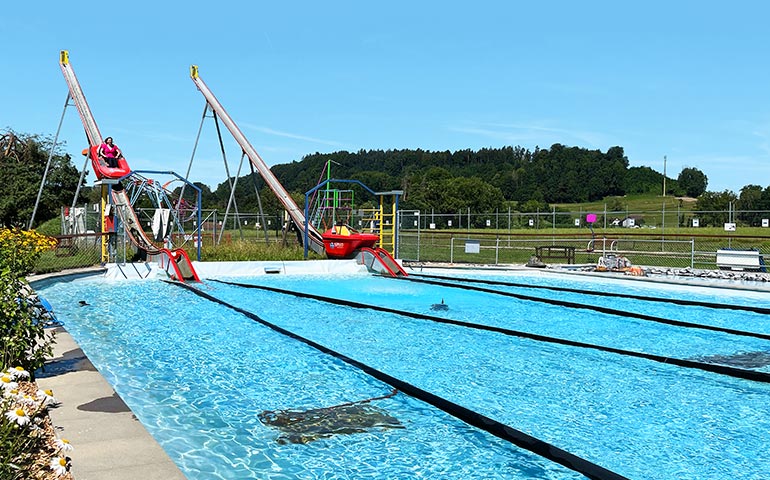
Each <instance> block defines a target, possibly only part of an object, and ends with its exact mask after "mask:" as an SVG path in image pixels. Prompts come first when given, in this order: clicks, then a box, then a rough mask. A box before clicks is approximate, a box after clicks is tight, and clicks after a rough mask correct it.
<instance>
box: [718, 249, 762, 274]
mask: <svg viewBox="0 0 770 480" xmlns="http://www.w3.org/2000/svg"><path fill="white" fill-rule="evenodd" d="M717 267H719V269H720V270H745V271H751V272H764V271H766V270H765V261H764V258H763V257H762V254H761V253H760V252H759V251H758V250H730V249H727V248H725V249H719V250H717Z"/></svg>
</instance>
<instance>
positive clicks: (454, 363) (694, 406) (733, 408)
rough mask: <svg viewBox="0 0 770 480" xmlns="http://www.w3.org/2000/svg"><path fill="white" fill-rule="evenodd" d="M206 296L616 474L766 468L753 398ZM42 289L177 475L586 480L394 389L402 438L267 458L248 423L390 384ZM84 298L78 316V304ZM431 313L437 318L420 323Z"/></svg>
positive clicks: (381, 321)
mask: <svg viewBox="0 0 770 480" xmlns="http://www.w3.org/2000/svg"><path fill="white" fill-rule="evenodd" d="M506 279H508V280H511V279H513V281H518V282H529V283H532V284H539V285H556V286H565V285H571V286H576V285H577V286H580V287H581V288H585V289H594V290H598V291H612V290H614V291H619V292H629V291H631V290H633V291H634V292H638V293H643V294H647V295H650V296H657V297H668V298H672V297H677V296H679V297H683V298H688V299H694V298H699V299H703V300H704V301H719V302H722V303H734V304H736V305H737V304H743V305H759V304H763V305H768V304H770V302H768V296H767V294H763V293H751V292H732V291H731V292H726V291H718V292H714V291H711V290H700V291H698V290H697V289H694V288H686V289H680V288H678V287H671V286H660V285H646V284H644V285H643V284H638V283H635V284H633V285H630V284H629V285H623V284H620V283H618V282H608V281H602V280H595V279H582V280H581V279H575V278H562V277H555V276H543V275H522V274H519V275H516V276H506ZM225 280H227V279H226V278H225ZM236 280H237V281H238V282H243V283H251V284H256V285H259V284H265V285H271V286H274V287H280V288H286V289H289V290H292V291H301V292H306V293H315V294H318V295H320V296H327V297H336V298H348V299H352V300H355V301H357V302H361V303H366V304H370V305H382V306H387V307H389V308H394V309H402V310H409V311H414V312H424V313H426V314H431V315H436V316H442V315H443V316H445V317H448V318H459V319H462V320H464V321H468V322H474V323H485V324H492V325H500V326H505V327H506V328H515V329H518V330H522V331H531V332H535V333H538V334H543V335H549V336H554V337H564V338H571V339H579V340H580V341H584V342H588V343H593V344H599V345H610V346H614V347H623V348H625V349H629V350H634V351H644V352H650V353H655V354H659V355H665V356H671V357H678V358H697V357H706V356H709V355H722V356H729V355H731V354H734V353H737V352H767V351H769V350H770V343H768V341H766V340H762V339H756V338H744V337H740V338H735V336H733V335H727V334H724V333H720V332H709V331H694V330H692V329H682V328H679V327H675V326H671V325H663V324H656V323H650V322H645V321H641V320H638V319H636V320H635V319H629V318H627V317H622V316H617V315H609V314H604V313H597V312H592V311H588V310H581V309H570V308H564V307H557V306H552V305H544V304H541V303H538V302H534V301H525V300H520V299H515V298H510V297H501V296H497V295H494V294H489V293H483V292H475V291H467V290H463V289H457V288H447V287H442V286H438V285H427V284H421V283H417V282H404V281H400V280H394V279H386V278H380V277H372V276H368V275H352V274H351V275H343V276H335V277H334V278H331V279H330V278H326V277H322V276H318V275H269V276H259V277H252V278H243V277H241V278H237V279H236ZM200 288H201V289H202V290H204V291H206V292H207V293H209V294H211V295H213V296H215V297H216V298H219V299H221V300H223V301H227V302H229V303H231V304H233V305H236V306H238V307H240V308H243V309H245V310H248V311H251V312H254V313H256V314H258V315H259V317H261V318H264V319H266V320H269V321H270V322H272V323H275V324H277V325H279V326H280V327H282V328H286V329H288V330H290V331H292V332H295V333H297V334H298V335H302V336H304V337H306V338H308V339H310V340H312V341H315V342H318V343H320V344H322V345H324V346H326V347H328V348H330V349H333V350H336V351H338V352H340V353H342V354H344V355H346V356H348V357H350V358H353V359H356V360H357V361H360V362H362V363H365V364H367V365H370V366H372V367H373V368H376V369H379V370H381V371H383V372H385V373H387V374H389V375H392V376H394V377H397V378H399V379H403V380H404V381H406V382H409V383H411V384H414V385H416V386H418V387H420V388H423V389H425V390H427V391H430V392H432V393H434V394H436V395H439V396H441V397H443V398H447V399H449V400H451V401H453V402H456V403H458V404H460V405H462V406H464V407H467V408H470V409H473V410H474V411H478V412H480V413H482V414H484V415H486V416H488V417H490V418H493V419H495V420H497V421H500V422H502V423H504V424H507V425H511V426H513V427H515V428H517V429H520V430H522V431H524V432H527V433H529V434H531V435H534V436H536V437H538V438H541V439H544V440H546V441H548V442H550V443H552V444H554V445H556V446H557V447H559V448H562V449H565V450H567V451H570V452H573V453H575V454H577V455H579V456H581V457H583V458H586V459H588V460H590V461H592V462H595V463H597V464H599V465H601V466H603V467H606V468H608V469H610V470H612V471H615V472H617V473H619V474H621V475H624V476H627V477H629V478H693V479H695V478H698V479H701V478H733V477H734V478H738V477H740V478H760V477H762V476H763V475H764V473H765V472H766V471H768V467H770V460H768V459H767V456H766V455H765V453H764V452H765V449H764V441H765V438H766V437H767V434H768V433H770V415H768V413H767V409H766V408H765V405H766V402H767V400H768V398H770V397H769V395H770V386H769V385H768V384H766V383H762V382H754V381H748V380H741V379H736V378H731V377H727V376H724V375H718V374H715V373H710V372H704V371H699V370H696V369H688V368H681V367H676V366H673V365H668V364H661V363H655V362H650V361H648V360H644V359H639V358H629V357H626V356H624V355H618V354H613V353H607V352H602V351H595V350H591V349H586V348H577V347H572V346H565V345H559V344H552V343H546V342H539V341H534V340H531V339H526V338H517V337H511V336H505V335H500V334H498V333H494V332H488V331H479V330H474V329H470V328H466V327H462V326H456V325H446V324H437V323H435V322H430V321H425V320H420V319H415V318H409V317H404V316H401V315H397V314H394V313H386V312H380V311H374V310H370V309H357V308H351V307H345V306H339V305H332V304H328V303H325V302H320V301H317V300H313V299H308V298H299V297H296V296H292V295H283V294H276V293H274V292H265V291H260V290H254V289H245V288H243V287H237V286H232V285H227V284H222V283H217V282H206V283H205V284H204V285H202V286H200ZM500 288H501V290H511V291H517V289H516V287H505V288H503V287H500ZM38 291H40V292H41V293H42V294H43V295H44V296H46V297H47V298H48V299H49V301H51V303H52V304H53V305H54V307H55V309H56V311H57V314H58V316H59V318H60V319H61V320H63V321H64V322H65V324H66V326H67V329H68V331H70V333H71V334H72V335H73V337H75V339H76V340H77V341H78V342H79V343H80V345H81V347H82V348H83V350H84V351H85V353H86V354H87V355H88V356H89V358H90V359H91V360H92V362H93V363H94V365H96V366H97V368H99V370H100V371H101V372H102V373H103V374H104V376H105V377H106V378H107V379H108V381H110V383H112V384H113V386H114V388H115V390H116V391H117V392H118V393H119V394H120V395H121V397H122V398H123V399H124V400H125V401H126V403H127V404H128V405H129V406H130V407H131V408H132V410H133V411H134V412H135V413H136V414H137V417H138V418H140V420H141V421H142V422H143V423H144V424H145V425H146V426H147V428H148V430H149V431H150V432H151V433H152V434H153V435H154V436H155V437H156V438H157V439H158V441H159V442H160V443H161V445H163V447H164V448H165V449H166V451H167V452H168V453H169V455H170V456H171V458H172V459H174V460H175V461H176V462H177V464H178V465H179V466H180V468H181V469H182V471H183V472H184V473H185V474H186V475H187V476H188V477H189V478H254V477H256V478H582V476H581V475H579V474H576V473H575V472H572V471H570V470H568V469H566V468H565V467H562V466H560V465H558V464H555V463H553V462H550V461H548V460H544V459H542V458H540V457H537V456H535V455H534V454H532V453H530V452H527V451H525V450H521V449H519V448H517V447H515V446H512V445H511V444H509V443H507V442H504V441H502V440H500V439H498V438H496V437H494V436H492V435H490V434H487V433H486V432H483V431H481V430H478V429H475V428H473V427H471V426H469V425H467V424H464V423H463V422H460V421H459V420H457V419H455V418H453V417H451V416H449V415H447V414H446V413H444V412H442V411H441V410H438V409H436V408H434V407H431V406H430V405H427V404H425V403H423V402H420V401H418V400H416V399H414V398H411V397H409V396H407V395H403V394H399V395H396V396H395V397H392V398H387V399H384V400H380V401H376V402H372V404H373V405H375V406H376V407H377V408H378V409H380V410H381V411H383V412H387V414H388V415H390V416H392V417H393V418H396V419H397V420H398V421H399V422H400V424H401V426H403V427H405V428H374V429H369V430H367V431H366V432H364V433H357V434H353V435H334V436H330V437H328V438H323V439H319V440H316V441H312V442H309V443H306V444H294V443H290V442H289V443H279V442H278V441H277V440H278V439H280V435H281V434H280V432H277V431H276V430H275V429H274V428H271V427H269V426H266V425H263V424H262V423H261V422H260V421H259V419H258V418H257V414H258V413H259V412H262V411H264V410H279V409H287V408H293V409H314V408H320V407H326V406H331V405H338V404H342V403H345V402H351V401H356V400H360V399H367V398H371V397H377V396H382V395H385V394H387V393H388V392H389V391H390V387H389V386H388V385H386V384H383V383H382V382H380V381H378V380H375V379H373V378H372V377H370V376H368V375H366V374H364V373H363V372H362V371H360V370H357V369H355V368H352V367H350V366H349V365H346V364H344V363H342V362H340V361H339V360H336V359H334V358H331V357H329V356H327V355H324V354H322V353H320V352H318V351H317V350H314V349H312V348H310V347H308V346H307V345H304V344H302V343H299V342H297V341H295V340H292V339H290V338H287V337H285V336H282V335H280V334H277V333H276V332H274V331H272V330H270V329H268V328H264V327H263V326H261V325H259V324H256V323H255V322H253V321H252V320H249V319H248V318H246V317H244V316H243V315H241V314H238V313H236V312H233V311H231V310H229V309H226V308H223V307H221V306H218V305H215V304H213V303H211V302H208V301H206V300H204V299H201V298H199V297H197V296H195V295H194V294H192V293H190V292H187V291H185V290H182V289H180V288H179V287H176V286H173V285H168V284H165V283H162V282H157V281H129V282H105V281H104V280H103V279H96V280H94V279H82V280H78V281H73V282H65V283H57V284H50V285H46V286H41V287H38ZM527 294H528V295H532V296H535V295H540V296H542V297H543V298H546V297H548V296H552V297H558V298H560V299H562V300H564V299H568V300H570V301H575V302H583V303H586V304H600V303H602V302H610V303H611V304H612V305H614V306H616V307H621V308H622V309H625V310H630V309H632V308H636V309H640V308H641V309H643V310H644V312H646V313H648V314H655V315H659V316H661V317H665V316H667V317H671V318H673V317H678V318H683V319H688V320H691V321H698V322H705V323H719V324H724V325H740V326H742V327H743V328H751V329H753V331H768V330H770V329H768V326H767V320H766V317H767V316H766V315H764V316H763V315H759V314H756V313H751V312H748V313H747V312H730V311H721V312H720V313H718V314H717V313H714V312H712V311H710V310H708V309H706V308H705V307H686V308H685V307H681V306H676V305H671V304H666V303H661V302H642V301H636V302H627V301H626V300H623V299H607V298H601V297H599V298H597V297H595V296H586V295H579V294H567V293H564V292H560V293H558V294H556V293H554V292H547V291H543V292H541V291H538V292H537V293H534V292H532V291H531V290H530V291H527ZM137 298H138V299H141V300H142V301H141V302H140V305H141V308H139V309H136V308H135V307H136V304H135V302H134V299H137ZM80 299H87V300H88V302H89V303H90V304H91V306H90V307H87V308H81V307H79V306H78V304H77V300H80ZM441 299H444V300H445V302H446V304H448V305H449V308H448V310H446V311H438V312H437V311H432V310H431V309H430V306H431V304H434V303H439V302H440V301H441ZM682 330H686V331H685V332H683V331H682ZM756 370H758V371H764V370H766V367H764V366H760V367H757V368H756Z"/></svg>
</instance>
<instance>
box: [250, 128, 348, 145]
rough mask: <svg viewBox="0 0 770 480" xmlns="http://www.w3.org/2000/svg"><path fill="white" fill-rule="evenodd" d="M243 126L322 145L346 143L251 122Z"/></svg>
mask: <svg viewBox="0 0 770 480" xmlns="http://www.w3.org/2000/svg"><path fill="white" fill-rule="evenodd" d="M241 126H243V127H245V128H248V129H250V130H254V131H256V132H261V133H265V134H267V135H274V136H276V137H284V138H292V139H294V140H302V141H303V142H310V143H318V144H321V145H330V146H332V147H342V146H344V144H343V143H342V142H338V141H336V140H324V139H321V138H314V137H308V136H305V135H298V134H296V133H290V132H282V131H280V130H274V129H272V128H267V127H261V126H259V125H253V124H250V123H241Z"/></svg>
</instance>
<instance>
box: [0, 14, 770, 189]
mask: <svg viewBox="0 0 770 480" xmlns="http://www.w3.org/2000/svg"><path fill="white" fill-rule="evenodd" d="M632 3H633V4H632ZM22 5H24V6H22ZM27 5H29V3H27V4H23V2H6V4H5V5H4V6H3V9H2V21H0V38H2V42H3V60H2V61H3V65H4V67H5V68H3V69H2V74H0V82H1V83H0V86H1V87H2V88H0V129H5V128H6V127H10V128H12V129H14V130H15V131H17V132H22V133H39V134H46V135H51V136H53V134H54V133H55V132H56V128H57V126H58V123H59V120H60V117H61V115H62V110H63V107H64V101H65V99H66V96H67V87H66V84H65V82H64V78H63V76H62V74H61V71H60V70H59V66H58V57H59V51H60V50H63V49H64V50H68V51H69V53H70V62H71V64H72V66H73V68H74V71H75V73H76V74H77V76H78V79H79V80H80V83H81V86H82V88H83V91H84V92H85V95H86V98H87V100H88V102H89V104H90V106H91V110H92V112H93V114H94V117H95V119H96V121H97V123H98V125H99V127H100V130H101V132H102V134H103V135H104V136H113V137H114V138H115V142H116V143H117V144H118V145H119V146H120V147H121V148H122V150H123V152H124V154H125V156H126V158H127V160H128V161H129V164H130V165H131V167H132V168H133V169H137V170H174V171H177V172H179V173H180V174H182V175H183V174H184V173H185V172H186V171H187V168H188V164H189V163H190V159H191V156H192V151H193V146H194V144H195V137H196V134H197V132H198V128H199V126H200V122H201V116H202V113H203V108H204V105H205V101H204V99H203V96H202V95H201V94H200V93H199V92H198V91H197V89H196V88H195V85H194V84H193V83H192V81H191V80H190V78H189V66H190V65H191V64H196V65H198V66H199V68H200V76H201V78H202V79H203V80H204V82H206V84H207V85H208V87H209V88H210V89H211V90H212V92H213V93H214V94H215V95H216V96H217V98H218V99H219V101H220V102H221V103H222V105H223V106H224V107H225V109H226V110H227V111H228V113H229V114H230V116H231V117H232V118H233V119H234V120H235V122H236V123H237V124H238V125H239V127H240V128H241V130H242V131H243V133H244V134H245V135H246V137H247V138H248V139H249V141H250V142H251V144H252V145H253V146H254V148H255V149H256V150H257V152H259V153H260V155H261V156H262V158H263V159H264V160H265V161H266V162H267V164H268V165H274V164H278V163H287V162H291V161H295V160H300V159H301V158H302V156H303V155H307V154H311V153H315V152H321V153H327V152H333V151H338V150H348V151H357V150H359V149H403V148H423V149H426V150H452V151H454V150H459V149H465V148H471V149H474V150H475V149H480V148H484V147H492V148H497V147H502V146H506V145H520V146H522V147H525V148H528V149H534V148H535V147H537V146H539V147H541V148H548V147H550V146H551V145H552V144H553V143H562V144H564V145H569V146H579V147H584V148H589V149H600V150H602V151H606V150H607V148H609V147H612V146H615V145H620V146H622V147H623V148H624V149H625V153H626V155H627V157H628V159H629V161H630V164H631V165H632V166H649V167H651V168H653V169H655V170H657V171H659V172H662V171H663V166H664V161H663V158H664V156H666V157H667V162H666V173H667V174H668V176H669V177H672V178H676V177H677V176H678V174H679V172H680V171H681V170H682V168H685V167H695V168H698V169H700V170H702V171H703V172H704V173H705V174H706V175H707V176H708V180H709V185H708V189H709V190H712V191H722V190H725V189H730V190H733V191H735V192H738V191H739V190H740V188H741V187H743V186H744V185H747V184H759V185H761V186H762V187H766V186H768V185H770V62H768V61H767V52H768V47H770V29H768V28H767V22H768V19H770V4H767V3H766V2H761V1H738V2H732V3H730V4H728V3H726V2H712V1H697V2H696V1H667V2H663V1H658V0H653V1H646V2H618V1H598V2H596V1H595V2H575V1H550V2H549V1H543V2H520V1H519V2H517V1H513V0H511V1H484V0H480V1H477V2H454V1H444V2H433V1H430V2H417V1H414V0H413V1H409V2H406V1H401V0H395V1H388V2H362V1H337V2H335V1H328V2H318V1H301V2H291V1H287V2H258V1H254V2H243V1H241V2H231V1H228V0H220V1H218V2H198V1H187V2H161V1H155V2H148V1H145V0H135V1H132V2H120V3H113V2H94V1H80V2H67V3H66V4H63V3H61V2H51V1H47V0H46V1H42V2H37V3H36V5H35V7H34V9H32V8H31V7H29V6H27ZM65 5H66V6H65ZM225 133H226V132H225ZM60 140H61V141H64V142H66V146H65V150H66V151H67V152H68V153H70V154H72V156H73V157H74V159H75V162H76V165H78V167H80V166H82V157H81V156H80V154H79V152H80V151H81V150H82V149H83V148H85V146H86V145H85V143H86V139H85V135H84V133H83V129H82V126H81V123H80V119H79V117H78V115H77V112H76V110H75V108H74V107H70V108H68V109H67V111H66V113H65V116H64V122H63V127H62V131H61V134H60ZM226 151H227V155H228V159H229V160H230V162H231V167H230V168H231V173H234V172H235V170H236V169H237V163H238V161H239V159H240V149H239V148H238V147H237V145H236V144H235V143H234V142H233V141H232V140H231V138H230V137H229V134H227V135H226ZM245 168H247V167H245ZM244 173H245V170H244ZM319 173H320V172H319ZM224 178H225V171H224V165H223V160H222V157H221V153H220V152H219V146H218V142H217V137H216V130H215V127H214V123H213V121H212V120H211V119H207V120H206V121H205V122H204V125H203V131H202V134H201V140H200V144H199V147H198V150H197V151H196V154H195V158H194V160H193V164H192V169H191V174H190V179H191V180H193V181H201V182H203V183H206V184H208V185H210V186H211V187H212V188H213V187H215V186H216V184H217V183H218V182H220V181H222V180H224ZM89 179H90V180H93V176H92V175H90V176H89Z"/></svg>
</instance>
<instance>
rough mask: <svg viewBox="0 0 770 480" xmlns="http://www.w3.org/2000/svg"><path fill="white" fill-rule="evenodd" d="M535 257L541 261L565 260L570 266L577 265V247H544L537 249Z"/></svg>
mask: <svg viewBox="0 0 770 480" xmlns="http://www.w3.org/2000/svg"><path fill="white" fill-rule="evenodd" d="M535 256H536V257H537V258H539V259H540V260H543V259H546V258H563V259H566V260H567V263H568V264H574V263H575V247H571V246H568V245H543V246H540V247H535Z"/></svg>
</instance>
